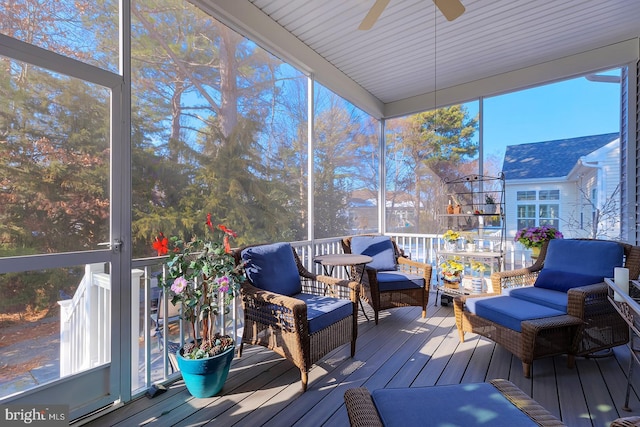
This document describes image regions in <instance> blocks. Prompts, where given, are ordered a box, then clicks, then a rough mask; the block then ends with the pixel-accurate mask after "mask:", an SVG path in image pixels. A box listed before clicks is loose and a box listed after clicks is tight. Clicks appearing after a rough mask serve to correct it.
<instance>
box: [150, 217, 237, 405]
mask: <svg viewBox="0 0 640 427" xmlns="http://www.w3.org/2000/svg"><path fill="white" fill-rule="evenodd" d="M206 225H207V227H208V229H209V230H210V231H211V232H212V233H217V234H220V235H221V237H222V238H221V239H220V240H203V239H199V238H197V237H193V238H192V239H191V240H189V241H183V240H181V239H180V238H178V237H171V238H170V239H167V238H166V237H164V235H163V234H162V233H160V235H159V236H158V237H156V239H155V242H154V243H153V247H154V249H155V250H156V251H157V252H158V255H166V254H168V255H169V258H168V260H167V262H166V266H167V271H166V275H165V277H164V278H162V280H161V281H160V284H161V286H162V287H163V288H164V289H165V290H166V291H167V292H168V293H169V295H170V297H171V303H172V304H174V305H178V304H180V307H181V311H180V315H181V317H182V319H183V320H185V321H186V322H188V323H189V325H190V326H191V334H192V335H191V336H192V337H196V339H194V341H192V342H190V343H187V344H185V345H184V346H183V347H182V348H181V349H180V350H178V352H177V355H176V358H177V361H178V367H179V368H180V371H181V372H182V377H183V379H184V382H185V385H186V386H187V389H188V390H189V392H190V393H191V394H192V395H193V396H195V397H211V396H213V395H215V394H216V393H218V392H219V391H220V390H221V389H222V386H223V385H224V382H225V381H226V379H227V375H228V373H229V368H230V366H231V361H232V359H233V355H234V349H235V343H234V340H233V338H232V337H230V336H228V335H225V334H224V314H225V311H226V310H228V306H229V304H230V303H231V301H232V300H233V298H234V297H235V296H237V295H238V292H239V289H240V285H241V283H242V282H243V281H244V280H245V276H244V271H243V270H242V267H241V266H236V265H235V261H234V258H233V255H232V254H231V245H230V238H231V237H236V233H234V232H233V231H232V230H230V229H228V228H227V227H225V226H224V225H218V226H217V227H214V226H213V223H212V222H211V214H208V215H207V221H206ZM216 320H217V321H218V322H217V325H218V326H219V327H220V329H221V331H222V334H221V333H220V332H219V331H217V330H216V329H217V328H216ZM198 334H199V335H198Z"/></svg>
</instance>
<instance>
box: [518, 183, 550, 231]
mask: <svg viewBox="0 0 640 427" xmlns="http://www.w3.org/2000/svg"><path fill="white" fill-rule="evenodd" d="M516 199H517V201H518V204H517V208H516V211H517V228H518V230H520V229H522V228H528V227H535V226H541V225H548V226H551V227H554V228H560V220H559V216H560V215H559V213H560V212H559V211H560V203H552V202H553V201H558V202H559V201H560V190H539V191H535V190H527V191H518V192H517V193H516Z"/></svg>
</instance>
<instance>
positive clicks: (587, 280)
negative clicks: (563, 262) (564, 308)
mask: <svg viewBox="0 0 640 427" xmlns="http://www.w3.org/2000/svg"><path fill="white" fill-rule="evenodd" d="M611 273H612V274H611V276H606V277H613V271H612V272H611ZM604 277H605V276H599V275H593V274H580V273H573V272H569V271H561V270H553V269H551V268H547V267H544V268H543V269H542V270H540V273H539V274H538V277H537V278H536V281H535V283H534V284H533V286H534V287H536V288H540V289H541V290H542V289H548V290H554V291H559V292H567V291H568V290H569V289H571V288H575V287H577V286H587V285H593V284H595V283H600V282H603V281H604Z"/></svg>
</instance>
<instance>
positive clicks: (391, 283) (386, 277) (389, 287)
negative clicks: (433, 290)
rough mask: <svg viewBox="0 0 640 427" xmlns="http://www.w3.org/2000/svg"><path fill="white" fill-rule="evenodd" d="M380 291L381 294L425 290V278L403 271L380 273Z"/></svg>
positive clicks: (378, 274)
mask: <svg viewBox="0 0 640 427" xmlns="http://www.w3.org/2000/svg"><path fill="white" fill-rule="evenodd" d="M377 276H378V289H380V291H381V292H384V291H394V290H401V289H416V288H417V289H421V288H424V277H422V276H418V275H417V274H409V273H403V272H402V271H378V273H377Z"/></svg>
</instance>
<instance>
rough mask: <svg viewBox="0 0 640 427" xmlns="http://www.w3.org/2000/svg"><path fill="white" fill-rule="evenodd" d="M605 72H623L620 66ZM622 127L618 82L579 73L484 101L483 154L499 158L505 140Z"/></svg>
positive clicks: (521, 141) (559, 136)
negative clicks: (588, 76) (583, 75)
mask: <svg viewBox="0 0 640 427" xmlns="http://www.w3.org/2000/svg"><path fill="white" fill-rule="evenodd" d="M606 74H615V75H619V70H616V71H615V73H613V72H608V73H606ZM473 104H474V105H468V106H469V107H470V108H469V111H470V112H471V113H472V114H475V113H476V112H477V103H473ZM474 110H475V111H474ZM619 129H620V85H619V84H613V83H603V82H592V81H589V80H587V79H586V78H584V77H580V78H575V79H571V80H567V81H563V82H559V83H554V84H550V85H545V86H541V87H536V88H532V89H528V90H524V91H519V92H514V93H510V94H506V95H500V96H496V97H492V98H485V100H484V145H485V157H486V156H491V155H495V156H498V157H499V159H500V160H501V161H502V159H503V158H504V150H505V148H506V146H507V145H515V144H524V143H530V142H541V141H550V140H555V139H563V138H573V137H578V136H585V135H597V134H602V133H611V132H618V131H619ZM500 163H501V162H500Z"/></svg>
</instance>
